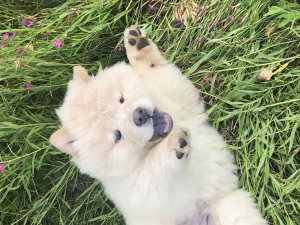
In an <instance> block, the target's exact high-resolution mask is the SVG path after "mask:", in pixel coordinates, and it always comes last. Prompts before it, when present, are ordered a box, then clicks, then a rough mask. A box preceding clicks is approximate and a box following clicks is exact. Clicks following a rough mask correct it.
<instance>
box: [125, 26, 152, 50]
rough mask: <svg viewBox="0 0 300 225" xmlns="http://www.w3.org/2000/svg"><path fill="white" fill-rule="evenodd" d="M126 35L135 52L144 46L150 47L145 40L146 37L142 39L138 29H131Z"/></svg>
mask: <svg viewBox="0 0 300 225" xmlns="http://www.w3.org/2000/svg"><path fill="white" fill-rule="evenodd" d="M131 29H132V30H129V32H128V33H127V35H126V36H127V38H128V43H129V44H130V45H131V46H136V48H137V50H141V49H143V48H145V47H146V46H148V45H150V43H149V41H148V40H147V39H148V37H143V36H144V35H143V36H142V32H141V30H140V29H139V28H131Z"/></svg>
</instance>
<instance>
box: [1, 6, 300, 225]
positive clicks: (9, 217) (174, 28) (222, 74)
mask: <svg viewBox="0 0 300 225" xmlns="http://www.w3.org/2000/svg"><path fill="white" fill-rule="evenodd" d="M104 2H105V3H104V4H105V6H104V7H103V1H100V0H99V1H98V0H86V1H83V0H82V1H75V0H72V1H71V0H68V1H64V2H63V1H59V0H52V1H43V0H36V1H27V0H23V1H22V0H14V1H12V0H7V1H1V3H0V11H1V14H0V33H1V36H0V38H2V35H3V34H4V33H5V32H8V33H9V34H10V37H11V35H12V33H13V32H15V33H16V36H15V37H14V39H12V40H11V39H9V38H8V39H6V40H3V39H1V41H0V43H2V41H3V42H5V46H4V47H1V48H0V75H1V78H0V85H1V91H2V93H1V94H0V96H1V101H0V104H1V108H0V163H4V164H5V168H4V170H3V171H0V224H4V225H6V224H124V221H123V219H122V217H121V215H120V213H119V212H118V210H117V209H116V208H115V207H114V205H113V204H112V203H111V202H110V201H109V200H108V199H107V197H105V195H103V190H102V188H101V184H100V183H99V182H98V181H94V180H93V179H91V178H89V177H87V176H85V175H82V174H80V173H79V172H78V170H77V168H76V167H75V166H74V165H73V164H72V163H71V162H70V157H69V156H67V155H66V154H63V153H61V152H60V151H59V150H57V149H55V148H54V147H52V146H50V144H49V141H48V140H49V136H50V135H51V133H52V132H54V131H55V130H56V129H57V128H58V126H59V120H58V118H57V116H56V114H55V109H56V108H58V107H59V105H60V104H61V103H62V100H63V98H64V94H65V91H66V84H67V82H68V81H69V80H70V78H71V76H72V67H73V66H74V65H82V66H84V67H85V68H86V69H87V70H88V71H89V73H94V74H95V73H96V72H97V70H98V69H99V68H104V67H106V66H109V65H113V64H114V63H116V62H118V61H120V60H127V59H126V55H125V52H123V51H116V52H115V50H116V49H117V48H118V46H119V45H121V46H122V47H124V46H123V31H124V29H125V28H126V27H128V26H129V25H133V24H135V25H140V26H141V27H142V28H143V29H145V30H146V31H147V32H148V35H149V37H150V38H152V39H153V40H154V41H155V43H157V45H158V46H159V49H160V50H161V52H162V54H163V55H164V56H166V57H168V58H170V62H172V63H176V65H177V66H179V67H180V68H181V69H182V71H183V73H184V74H185V75H186V76H188V77H189V78H190V79H191V80H192V81H193V82H194V84H195V86H196V87H197V89H198V90H199V93H200V95H201V96H202V97H203V100H204V102H205V103H206V105H207V114H209V115H210V120H211V122H212V124H213V126H214V127H216V128H217V129H218V130H219V131H220V133H221V134H222V135H224V137H225V139H226V141H227V143H228V150H230V151H232V152H233V153H234V154H235V156H236V161H237V166H238V168H239V177H240V182H239V185H240V187H243V188H244V189H246V190H249V191H250V192H251V193H252V195H253V197H255V198H256V199H257V202H258V206H259V208H260V210H261V211H262V213H263V215H264V216H265V217H266V218H267V219H268V221H269V222H270V224H276V225H277V224H278V225H279V224H280V225H298V224H300V219H299V218H300V201H299V200H300V176H299V175H300V166H299V165H300V155H299V150H300V132H299V131H300V129H299V126H300V91H299V89H300V68H299V62H300V60H299V58H300V52H299V48H300V45H299V43H300V26H299V16H298V15H299V14H300V7H299V5H297V4H296V0H286V1H284V0H281V1H275V0H274V1H273V0H266V1H256V0H240V1H237V2H238V4H237V5H236V6H235V11H234V23H231V22H230V21H229V20H228V16H232V15H233V12H232V11H231V9H230V8H229V5H232V3H233V2H232V1H228V0H223V1H219V0H211V1H209V0H207V1H200V0H199V1H195V2H197V3H198V5H199V6H201V5H205V6H208V5H211V7H210V8H209V9H207V10H206V11H205V13H204V15H200V16H199V17H194V19H196V20H197V23H199V24H200V25H201V26H202V27H201V28H197V27H198V26H199V24H193V23H194V22H193V20H188V21H187V23H186V24H185V25H181V24H180V23H178V22H176V18H174V17H173V16H174V12H173V8H174V7H175V6H176V1H175V0H174V1H162V2H159V3H156V2H157V1H154V2H153V3H155V6H154V10H153V11H151V10H150V9H149V7H148V2H146V1H129V0H126V1H125V0H124V1H116V0H109V1H104ZM178 2H180V1H178ZM184 2H185V1H184ZM141 5H144V6H143V7H142V9H139V7H140V6H141ZM199 10H200V11H201V13H203V12H204V11H202V10H201V9H200V7H199ZM268 12H269V13H268ZM21 13H23V14H21ZM159 13H160V16H159V17H157V15H158V14H159ZM206 13H208V14H206ZM267 13H268V14H267ZM266 14H267V15H266ZM242 17H243V18H245V19H244V23H241V22H240V20H239V18H242ZM297 17H298V18H297ZM22 18H25V19H26V20H27V23H26V24H22V23H21V21H22ZM33 18H34V19H35V21H34V24H33V25H32V26H30V27H28V26H27V24H28V20H32V19H33ZM213 20H216V21H218V22H219V23H221V26H219V25H212V21H213ZM272 23H275V24H276V26H275V29H274V30H273V31H272V32H271V33H270V35H269V37H268V36H266V34H265V33H266V29H267V28H268V27H270V24H272ZM207 26H211V29H210V30H209V31H207ZM222 26H224V27H222ZM224 28H226V30H224ZM182 34H185V35H186V37H183V36H182ZM196 37H200V38H202V40H201V41H200V42H199V41H198V40H197V39H196ZM57 39H61V40H62V45H61V47H60V48H57V47H55V46H54V40H57ZM27 45H32V46H33V50H30V49H26V46H27ZM186 46H189V48H186ZM18 47H20V52H16V49H17V48H18ZM286 63H288V65H286ZM17 65H19V67H20V66H21V67H20V68H18V70H16V66H17ZM272 65H273V66H275V67H276V68H275V69H274V71H276V70H277V69H281V71H279V72H277V73H276V74H274V75H273V76H272V78H271V80H268V81H267V80H266V81H261V80H257V78H256V75H257V74H258V73H259V72H260V71H261V70H262V67H265V68H267V67H271V66H272ZM284 66H286V67H284ZM216 79H219V84H216V83H217V82H215V80H216ZM29 82H30V83H31V84H33V85H34V87H33V88H32V89H30V90H29V89H27V88H26V87H25V85H26V84H27V83H29ZM214 98H218V99H217V101H216V100H215V99H214ZM210 101H213V103H214V104H209V102H210Z"/></svg>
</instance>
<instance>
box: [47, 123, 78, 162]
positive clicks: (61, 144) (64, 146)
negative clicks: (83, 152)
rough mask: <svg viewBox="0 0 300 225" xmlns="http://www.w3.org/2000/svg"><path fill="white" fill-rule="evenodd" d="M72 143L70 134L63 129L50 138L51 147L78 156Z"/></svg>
mask: <svg viewBox="0 0 300 225" xmlns="http://www.w3.org/2000/svg"><path fill="white" fill-rule="evenodd" d="M72 142H73V140H72V138H71V136H70V134H69V133H68V131H67V130H66V129H65V128H63V127H62V128H60V129H59V130H57V131H55V132H54V133H53V134H52V135H51V137H50V143H51V145H53V146H54V147H56V148H58V149H59V150H61V151H63V152H65V153H67V154H70V155H73V156H77V151H76V150H75V148H74V147H73V145H72Z"/></svg>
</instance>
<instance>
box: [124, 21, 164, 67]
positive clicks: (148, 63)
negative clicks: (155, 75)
mask: <svg viewBox="0 0 300 225" xmlns="http://www.w3.org/2000/svg"><path fill="white" fill-rule="evenodd" d="M124 43H125V47H126V53H127V57H128V59H129V62H130V65H131V66H132V67H133V69H135V70H137V71H141V70H149V69H156V68H157V67H160V66H163V65H166V64H168V61H167V60H166V59H165V58H164V57H163V56H162V55H161V54H160V52H159V50H158V48H157V46H156V45H155V44H154V43H153V42H152V41H151V40H150V39H149V38H148V37H147V35H146V33H145V32H144V31H142V30H140V29H139V28H137V27H134V26H131V27H129V28H127V29H126V30H125V32H124Z"/></svg>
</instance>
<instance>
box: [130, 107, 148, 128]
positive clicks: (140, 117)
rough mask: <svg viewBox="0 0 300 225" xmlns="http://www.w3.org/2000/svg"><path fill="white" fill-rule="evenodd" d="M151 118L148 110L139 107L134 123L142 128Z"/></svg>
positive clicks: (134, 114)
mask: <svg viewBox="0 0 300 225" xmlns="http://www.w3.org/2000/svg"><path fill="white" fill-rule="evenodd" d="M149 117H150V116H149V115H148V113H147V110H146V109H144V108H142V107H138V108H137V109H136V110H134V113H133V122H134V123H135V125H137V126H141V125H143V124H144V123H146V121H147V119H148V118H149Z"/></svg>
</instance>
